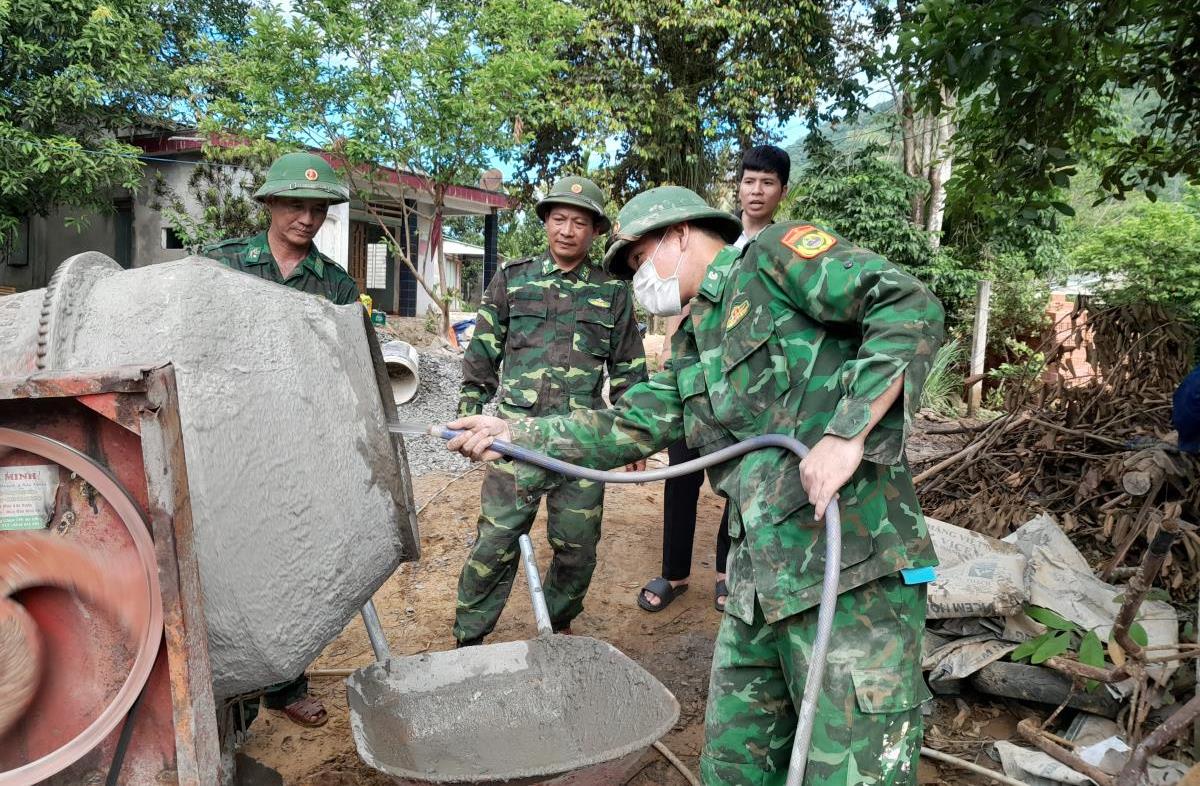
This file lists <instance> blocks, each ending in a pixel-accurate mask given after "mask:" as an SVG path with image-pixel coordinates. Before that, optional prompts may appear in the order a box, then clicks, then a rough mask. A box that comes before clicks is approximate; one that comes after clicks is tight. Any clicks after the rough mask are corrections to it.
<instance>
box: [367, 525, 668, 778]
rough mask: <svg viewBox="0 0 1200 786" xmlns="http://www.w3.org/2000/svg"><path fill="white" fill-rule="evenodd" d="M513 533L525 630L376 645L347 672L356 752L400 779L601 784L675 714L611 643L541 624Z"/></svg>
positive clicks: (524, 543)
mask: <svg viewBox="0 0 1200 786" xmlns="http://www.w3.org/2000/svg"><path fill="white" fill-rule="evenodd" d="M520 543H521V557H522V561H523V562H524V564H525V570H526V575H527V577H528V580H529V592H530V595H531V596H532V599H533V609H534V616H535V618H536V620H537V626H538V637H537V638H536V639H533V640H531V641H513V642H507V643H504V644H489V645H485V646H478V647H467V648H464V649H458V650H453V651H450V652H435V653H429V654H424V655H413V656H410V657H404V658H390V659H388V658H385V657H383V656H382V655H381V653H380V651H379V650H378V649H377V653H376V657H377V658H378V659H379V661H380V662H377V663H374V664H372V665H370V666H366V667H364V668H362V669H359V670H358V671H356V672H355V673H354V674H353V675H351V676H350V678H349V679H348V680H347V681H346V686H347V695H348V697H349V704H350V723H351V729H352V730H353V734H354V743H355V745H356V746H357V748H358V753H359V756H361V757H362V760H363V761H364V762H366V763H367V764H368V765H369V766H371V767H373V768H375V769H377V770H379V771H380V772H383V773H385V774H387V775H390V776H391V777H392V778H393V779H394V780H395V781H396V782H397V783H398V784H401V785H402V786H424V785H425V784H463V785H464V786H465V785H466V784H473V785H474V786H482V785H489V786H490V785H491V784H496V786H499V785H500V784H504V786H525V785H526V784H553V786H593V785H595V786H601V785H602V784H603V785H604V786H612V784H617V783H622V782H623V778H622V776H624V775H626V774H627V773H628V772H629V771H630V770H631V769H632V768H633V766H634V765H635V764H636V763H637V761H638V759H639V758H640V757H641V755H642V753H643V752H644V751H645V750H646V749H647V748H649V747H650V746H651V745H653V744H654V742H655V741H657V740H658V739H659V738H660V737H662V736H663V735H664V734H665V733H666V732H667V731H668V730H670V729H671V727H672V726H674V725H675V722H676V720H678V718H679V703H678V702H677V701H676V700H675V697H674V696H673V695H671V692H670V691H668V690H667V689H666V687H665V686H663V684H662V683H660V682H659V681H658V680H656V679H655V678H654V677H652V676H651V675H650V674H649V673H648V672H647V671H646V670H645V669H643V668H642V667H641V666H639V665H638V664H637V663H634V662H633V661H632V660H630V659H629V658H628V657H627V656H625V655H624V654H623V653H622V652H621V651H620V650H618V649H617V648H615V647H613V646H612V645H610V644H607V643H606V642H603V641H598V640H596V639H592V638H588V637H586V636H559V635H554V634H552V633H551V628H550V614H549V612H548V611H547V609H546V601H545V598H544V596H543V595H542V587H541V580H540V578H539V575H538V571H537V564H536V562H535V561H534V556H533V545H532V543H531V542H530V540H529V537H528V536H527V535H523V536H521V540H520ZM375 624H376V626H377V625H378V622H377V620H376V622H375ZM370 627H371V625H370V623H369V622H368V629H370ZM377 632H378V629H377ZM373 641H374V637H373ZM384 652H386V650H385V651H384Z"/></svg>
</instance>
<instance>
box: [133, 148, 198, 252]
mask: <svg viewBox="0 0 1200 786" xmlns="http://www.w3.org/2000/svg"><path fill="white" fill-rule="evenodd" d="M191 174H192V166H191V165H190V164H187V163H171V164H167V163H162V162H158V161H150V162H147V163H146V169H145V177H143V178H142V184H141V186H140V187H139V188H138V190H137V194H136V195H135V197H134V200H133V266H134V267H145V266H146V265H154V264H157V263H159V262H170V261H171V260H175V259H183V258H184V257H186V256H187V255H188V253H187V251H185V250H184V249H168V248H164V247H163V229H165V228H166V227H167V226H168V224H167V221H166V219H164V218H163V215H162V213H161V212H160V211H158V210H155V209H154V208H153V207H152V205H154V204H156V203H157V202H159V201H160V200H159V198H158V197H157V196H155V194H154V184H155V181H156V180H157V178H158V176H161V177H162V179H163V182H164V185H165V186H167V187H168V188H170V189H172V190H173V191H174V192H175V193H176V194H178V195H179V198H180V200H181V201H182V202H183V204H184V206H185V207H186V208H187V210H188V212H190V213H192V214H195V213H198V212H199V210H200V205H199V203H198V202H197V201H196V199H195V198H194V197H193V196H192V190H191V188H190V187H189V186H188V178H189V177H191Z"/></svg>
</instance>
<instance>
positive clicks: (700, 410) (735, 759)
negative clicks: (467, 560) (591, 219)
mask: <svg viewBox="0 0 1200 786" xmlns="http://www.w3.org/2000/svg"><path fill="white" fill-rule="evenodd" d="M677 191H683V189H655V190H653V191H651V192H647V193H646V194H644V195H642V196H641V197H638V198H635V201H636V200H639V199H640V200H642V202H641V204H639V205H637V207H638V208H639V209H638V210H637V211H634V210H632V209H631V208H633V207H634V205H633V204H632V203H631V205H629V206H627V207H626V209H625V210H623V211H622V214H621V216H619V217H618V218H619V220H618V225H617V227H616V229H615V233H616V238H617V240H618V243H619V242H621V240H622V237H623V236H622V231H623V230H622V225H623V224H626V223H630V224H633V223H634V222H633V221H629V222H627V221H626V212H627V211H629V212H631V213H633V214H634V216H633V218H637V216H638V215H639V214H640V215H642V216H643V217H645V215H647V214H649V215H651V216H654V215H657V216H659V217H660V218H659V219H658V223H657V224H654V225H651V226H650V227H649V228H648V229H645V230H644V232H643V234H644V233H645V232H648V231H649V230H650V229H655V228H661V227H663V226H665V225H668V224H671V223H679V222H681V221H687V220H691V219H690V218H689V215H688V210H682V211H681V210H679V209H677V208H676V207H673V206H672V205H673V203H674V202H673V200H675V199H676V198H677V197H678V195H677V194H675V193H673V192H677ZM656 192H660V194H661V193H662V192H667V193H665V194H662V195H661V196H659V195H657V194H656ZM690 196H691V197H692V198H694V199H696V200H697V201H698V198H697V197H695V195H690ZM656 200H657V201H656ZM647 203H649V207H647ZM663 217H665V218H663ZM729 218H730V220H731V221H732V220H733V219H732V217H729ZM642 223H643V225H645V224H646V223H647V222H646V221H643V222H642ZM635 229H636V228H635ZM625 231H626V232H629V231H633V230H625ZM728 234H733V233H728ZM636 237H637V235H627V236H625V237H624V242H625V243H626V244H627V243H628V242H631V241H632V240H635V239H636ZM611 251H612V249H611V248H610V252H611ZM615 261H618V262H619V261H621V260H620V257H619V256H618V257H617V258H616V259H615ZM942 323H943V313H942V309H941V307H940V305H939V304H938V302H937V300H936V299H935V298H934V297H933V296H932V295H931V294H930V293H929V292H928V291H927V290H926V288H925V287H924V286H923V285H922V284H921V283H920V282H918V281H916V280H915V279H913V278H912V277H911V276H909V275H907V274H905V273H903V272H901V271H900V270H898V269H897V268H895V267H894V266H892V265H890V264H889V263H887V262H886V261H885V260H884V259H882V258H881V257H879V256H878V255H876V254H874V253H872V252H870V251H867V250H865V249H861V248H856V247H855V246H853V245H852V244H851V243H849V242H848V241H846V240H845V238H842V237H840V236H838V235H836V234H835V233H833V232H832V231H831V230H829V229H826V228H823V227H816V226H812V225H802V224H796V223H785V224H777V225H774V226H770V227H767V228H766V229H764V230H763V231H762V233H760V234H759V235H758V237H757V238H756V239H755V240H754V241H752V242H751V243H749V244H748V245H747V246H746V248H745V249H744V251H742V252H739V251H738V250H737V249H735V248H732V247H728V248H726V249H725V250H724V251H722V252H720V253H719V254H718V255H717V257H716V258H715V259H714V260H713V261H712V263H711V264H710V265H709V267H708V269H707V272H706V274H705V278H704V280H703V282H702V285H701V286H700V291H699V294H698V296H697V297H695V298H694V299H693V300H692V301H691V313H690V316H689V318H688V319H687V320H686V321H685V322H684V323H683V325H682V326H681V329H680V330H679V331H678V332H677V333H676V334H675V337H674V339H673V341H672V346H671V354H672V357H671V360H670V361H669V363H668V366H667V368H666V369H665V370H664V371H663V372H661V373H659V374H656V375H655V376H654V377H653V378H651V379H650V381H649V382H647V383H644V384H641V385H637V386H635V387H633V388H631V389H630V390H629V391H628V392H627V393H626V394H625V396H624V397H623V398H622V400H621V402H620V404H619V405H617V406H616V407H615V408H614V409H612V410H608V411H591V412H576V413H573V414H572V415H570V416H568V417H554V418H544V419H537V420H527V421H522V422H518V423H515V424H513V426H512V432H513V438H514V441H515V442H517V443H518V444H522V445H526V446H529V447H535V448H538V449H543V450H548V452H550V453H551V454H552V455H554V456H557V457H559V458H562V459H565V460H567V461H572V462H576V463H580V464H586V465H589V466H594V467H609V466H614V465H620V464H622V463H625V462H629V461H632V460H634V459H636V458H639V457H642V456H646V455H649V454H651V453H653V452H654V451H656V450H659V449H661V448H662V447H664V446H666V445H668V444H670V443H671V442H673V441H674V440H676V439H678V438H679V437H680V436H685V437H686V439H687V442H688V444H689V445H690V446H691V447H693V448H695V449H697V450H699V452H700V453H702V454H708V453H712V452H713V451H715V450H718V449H720V448H722V447H725V446H727V445H730V444H732V443H734V442H736V441H739V440H742V439H745V438H748V437H752V436H756V435H758V434H764V433H780V434H787V435H790V436H793V437H796V438H797V439H799V440H801V441H802V442H804V443H806V444H808V445H814V444H815V443H816V442H817V441H819V440H820V439H821V438H822V437H823V436H824V435H826V434H831V435H836V436H839V437H844V438H851V437H854V436H856V435H858V434H860V433H861V432H862V431H863V429H864V428H866V426H867V425H868V424H869V422H870V404H871V402H873V401H874V400H875V399H877V398H879V396H881V395H882V394H883V393H884V392H885V391H886V390H887V389H888V388H889V386H890V385H891V383H892V382H893V381H894V380H895V379H896V378H897V377H898V376H902V377H903V394H902V395H903V401H902V404H900V405H897V406H896V407H893V408H892V410H891V411H890V412H888V413H887V414H886V415H885V416H884V418H883V419H882V421H880V422H879V423H878V424H877V425H876V427H875V428H874V429H873V430H872V431H871V432H870V434H869V435H868V436H867V439H866V447H865V457H864V461H863V462H862V464H861V465H860V466H859V468H858V470H857V471H856V472H855V473H854V475H853V477H852V478H851V480H850V481H849V483H847V485H846V486H845V487H843V488H842V489H841V492H840V494H841V497H840V505H841V509H842V526H843V544H844V546H843V555H842V570H841V577H840V581H839V592H840V593H841V595H840V598H839V603H838V610H837V615H836V619H835V625H834V629H833V647H832V652H831V653H830V657H829V661H828V667H827V671H826V675H825V685H824V690H823V695H822V699H821V702H820V705H819V707H818V713H817V719H816V728H815V733H814V736H813V744H812V750H811V753H810V757H809V764H808V769H807V772H806V778H805V783H806V784H810V786H835V784H836V785H837V786H853V785H854V784H910V783H915V772H916V760H917V756H918V753H919V749H920V741H921V716H920V709H919V705H920V704H921V702H923V701H924V700H925V699H926V698H928V691H927V689H926V688H925V686H924V683H923V682H922V681H921V675H920V641H921V638H920V632H921V628H922V626H923V623H924V613H925V611H924V588H923V587H922V586H920V585H909V584H906V583H905V580H904V579H903V578H902V573H901V572H902V571H906V570H911V569H919V568H925V567H929V566H932V565H934V564H935V563H936V557H935V555H934V552H933V549H932V546H931V543H930V540H929V536H928V532H927V530H926V526H925V521H924V519H923V518H922V516H921V512H920V508H919V506H918V503H917V499H916V494H915V491H914V488H913V485H912V481H911V478H910V476H909V471H908V468H907V466H906V464H905V460H904V451H903V444H904V438H905V434H906V432H907V429H908V425H909V423H910V419H911V415H912V413H913V412H914V411H915V410H916V408H917V403H918V401H919V398H920V391H921V387H922V385H923V384H924V380H925V376H926V374H927V373H928V371H929V365H930V362H931V359H932V357H933V353H934V351H935V350H936V348H937V346H938V344H939V343H940V341H941V338H942ZM545 477H546V474H545V473H544V472H542V471H541V470H538V469H536V468H533V467H527V466H526V465H522V466H521V467H520V468H519V469H518V472H517V479H518V487H519V488H521V489H526V488H536V487H537V485H538V484H539V483H541V482H544V480H545ZM709 479H710V482H711V484H712V486H713V488H714V489H716V490H717V492H718V493H719V494H720V495H721V496H724V497H726V498H727V499H728V500H729V502H730V505H729V512H730V521H729V534H730V537H731V538H732V540H733V545H732V549H731V552H730V556H729V581H728V584H729V593H730V594H729V598H728V601H727V604H726V611H727V613H726V615H725V617H724V620H723V622H722V624H721V629H720V632H719V633H718V637H717V645H716V651H715V653H714V657H713V671H712V680H711V686H710V693H709V703H708V712H707V718H706V726H707V729H706V737H707V740H706V745H705V749H704V753H703V756H702V757H701V773H702V776H703V779H704V782H705V784H707V785H708V786H716V785H718V784H721V785H731V786H732V785H738V786H740V785H742V784H746V785H749V784H754V785H755V786H759V785H760V784H768V785H771V786H774V785H775V784H783V783H784V781H785V780H786V775H787V766H788V759H789V754H790V747H791V740H792V737H793V732H794V729H795V725H796V709H795V708H796V707H798V706H799V704H800V700H801V697H802V695H803V687H804V686H803V684H802V682H803V675H804V674H805V673H806V672H807V668H808V663H807V658H806V654H807V653H808V652H809V650H810V647H811V643H812V638H813V634H814V628H815V620H816V611H817V610H816V604H817V603H818V602H819V595H820V584H821V578H822V571H823V567H824V551H823V544H822V540H821V532H822V528H821V526H820V524H819V523H817V522H815V521H814V520H813V517H814V509H813V507H812V505H811V504H810V503H809V501H808V499H807V496H806V494H805V491H804V487H803V485H802V483H801V479H800V469H799V462H798V460H797V458H796V457H795V456H793V455H792V454H790V453H786V452H784V451H782V450H779V449H770V450H760V451H756V452H754V453H750V454H748V455H746V456H744V457H742V458H741V459H736V460H732V461H729V462H726V463H724V464H721V465H718V466H716V467H714V468H712V469H711V470H709ZM909 575H911V573H910V574H909Z"/></svg>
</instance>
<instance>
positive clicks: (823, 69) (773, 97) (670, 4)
mask: <svg viewBox="0 0 1200 786" xmlns="http://www.w3.org/2000/svg"><path fill="white" fill-rule="evenodd" d="M573 5H574V7H577V8H579V9H580V10H581V11H582V12H583V14H584V15H585V22H584V24H583V25H582V26H581V28H580V29H579V30H578V31H573V32H572V34H571V35H570V36H568V37H566V38H565V39H564V43H563V48H562V50H561V51H562V56H563V60H564V61H565V65H564V67H563V68H562V69H561V71H560V72H559V73H558V74H556V76H555V78H554V79H551V80H547V82H546V83H545V84H544V85H543V86H542V88H543V98H544V104H545V106H546V107H547V108H549V109H552V110H553V114H552V115H551V116H549V117H547V118H546V119H545V121H544V122H541V123H531V124H529V128H530V130H531V131H532V132H533V138H532V140H531V143H530V145H529V146H528V148H527V149H526V150H525V152H524V162H525V165H526V170H527V171H526V177H527V179H528V182H529V183H530V184H533V183H537V182H540V181H545V180H551V179H553V178H554V177H555V176H556V175H558V174H559V173H561V172H563V171H567V170H579V169H581V168H582V167H583V166H584V164H585V162H586V159H587V158H588V156H589V155H590V154H594V153H603V152H605V151H606V150H609V149H613V148H615V159H616V160H615V164H614V166H612V167H611V169H610V170H609V171H607V172H606V173H605V174H606V177H607V179H608V181H609V185H610V186H611V187H612V188H613V190H614V192H615V193H616V195H617V196H618V197H619V199H620V201H624V200H625V199H627V198H628V197H629V196H631V195H632V194H633V193H634V192H636V191H638V190H641V189H642V188H645V187H649V186H653V185H659V184H663V183H674V184H677V185H683V186H687V187H689V188H693V189H695V190H696V191H698V192H699V193H701V194H704V195H708V193H709V189H710V187H712V186H713V185H714V184H715V183H718V182H723V181H725V180H726V178H727V177H728V171H727V170H728V165H729V162H730V159H731V157H732V154H733V153H734V152H735V151H736V150H738V149H740V148H741V147H744V146H747V145H749V144H751V143H752V142H755V141H761V140H763V137H764V136H766V135H767V134H766V133H765V129H767V128H769V127H770V126H771V125H772V124H773V122H774V121H777V120H787V119H790V118H792V117H794V116H795V115H797V114H799V113H800V112H802V111H804V110H806V109H808V108H809V107H811V106H812V105H813V104H814V100H815V98H816V97H817V95H818V93H819V92H824V93H826V94H836V93H842V92H857V91H858V90H859V89H861V88H860V86H859V85H858V83H857V82H856V80H855V79H854V78H853V76H850V75H849V71H844V72H843V71H840V70H839V69H838V68H837V66H838V61H839V56H840V52H841V50H840V47H839V46H838V45H836V44H835V42H834V40H833V37H832V35H831V32H832V30H833V27H834V25H835V20H834V19H833V14H834V11H832V10H831V7H830V6H828V5H826V4H822V3H818V2H814V1H813V0H798V1H797V2H791V3H777V2H772V1H771V0H747V2H741V3H725V2H720V1H719V0H699V2H694V1H693V0H662V1H661V2H655V3H645V2H633V1H632V0H580V2H578V3H575V4H573ZM835 7H836V4H835Z"/></svg>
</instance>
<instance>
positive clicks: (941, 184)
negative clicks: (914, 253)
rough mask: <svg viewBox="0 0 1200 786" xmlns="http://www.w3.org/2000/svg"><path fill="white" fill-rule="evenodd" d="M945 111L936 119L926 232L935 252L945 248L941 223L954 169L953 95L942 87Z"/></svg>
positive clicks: (944, 214)
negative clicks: (952, 145)
mask: <svg viewBox="0 0 1200 786" xmlns="http://www.w3.org/2000/svg"><path fill="white" fill-rule="evenodd" d="M941 90H942V107H943V109H942V111H941V113H939V114H938V116H937V117H936V118H935V119H934V120H935V123H936V125H935V126H934V145H933V158H932V161H931V164H930V169H929V211H928V214H927V216H926V221H925V229H926V231H927V232H929V242H930V245H931V246H932V247H933V250H934V251H936V250H937V249H938V248H939V247H941V244H942V222H943V220H944V219H945V216H946V182H947V181H948V180H949V179H950V174H951V172H952V170H953V168H954V152H953V151H952V150H951V147H950V141H951V139H952V138H953V137H954V130H955V123H954V94H953V93H951V92H950V91H949V90H947V89H946V88H945V87H942V89H941Z"/></svg>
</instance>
